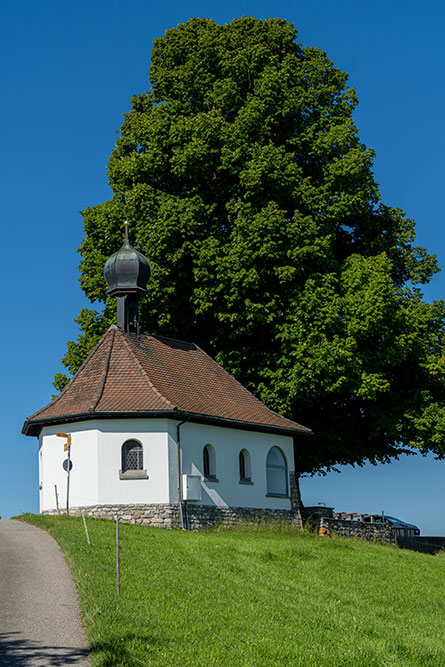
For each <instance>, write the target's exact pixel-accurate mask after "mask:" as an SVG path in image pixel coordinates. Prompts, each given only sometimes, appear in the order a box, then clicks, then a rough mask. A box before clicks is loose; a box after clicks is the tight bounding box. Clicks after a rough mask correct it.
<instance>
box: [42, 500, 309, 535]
mask: <svg viewBox="0 0 445 667" xmlns="http://www.w3.org/2000/svg"><path fill="white" fill-rule="evenodd" d="M82 512H83V513H84V514H85V516H91V517H95V518H98V519H114V518H115V517H116V515H117V516H118V517H119V521H121V522H122V523H132V524H137V525H142V526H157V527H161V528H174V527H177V526H179V511H178V505H177V504H167V503H166V504H158V505H90V506H87V507H71V508H70V516H80V515H81V513H82ZM43 514H57V510H48V511H45V512H43ZM61 514H64V512H61ZM182 515H183V521H184V526H185V527H186V528H188V529H189V530H198V529H199V528H204V527H205V526H212V525H217V524H222V525H224V526H234V525H235V524H236V523H238V522H246V523H252V524H254V523H262V522H274V523H277V522H278V523H286V524H294V523H296V521H297V516H296V513H295V512H294V511H292V510H272V509H257V508H254V507H216V506H214V505H198V504H196V503H182Z"/></svg>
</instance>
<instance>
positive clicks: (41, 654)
mask: <svg viewBox="0 0 445 667" xmlns="http://www.w3.org/2000/svg"><path fill="white" fill-rule="evenodd" d="M88 655H89V652H88V650H87V649H85V648H75V647H72V646H47V645H46V644H45V643H44V642H38V641H33V640H31V639H25V638H23V637H22V633H20V632H2V633H0V665H1V666H2V667H19V666H20V667H27V666H31V665H32V666H33V667H34V665H42V667H44V666H46V667H60V665H77V666H78V667H81V666H84V665H89V664H90V663H89V661H88Z"/></svg>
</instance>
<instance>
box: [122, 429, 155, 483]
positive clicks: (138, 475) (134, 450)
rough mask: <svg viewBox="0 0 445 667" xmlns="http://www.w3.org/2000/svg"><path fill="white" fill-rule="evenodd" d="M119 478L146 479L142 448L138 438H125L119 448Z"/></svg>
mask: <svg viewBox="0 0 445 667" xmlns="http://www.w3.org/2000/svg"><path fill="white" fill-rule="evenodd" d="M121 462H122V469H121V470H119V479H148V474H147V471H146V470H144V449H143V446H142V444H141V443H140V442H139V441H138V440H133V439H131V440H126V441H125V442H124V444H123V445H122V448H121Z"/></svg>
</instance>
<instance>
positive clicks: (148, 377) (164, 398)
mask: <svg viewBox="0 0 445 667" xmlns="http://www.w3.org/2000/svg"><path fill="white" fill-rule="evenodd" d="M118 331H119V332H120V333H121V334H122V338H123V340H124V343H125V346H126V348H127V350H128V352H129V353H130V355H131V356H132V358H133V360H134V362H135V364H136V366H137V367H138V368H139V370H140V371H141V373H142V375H143V376H144V377H145V379H146V380H147V382H148V384H149V386H150V389H152V391H153V392H154V393H155V394H156V396H157V397H158V398H160V399H161V400H162V401H164V403H166V404H167V405H168V406H169V407H170V408H172V409H173V410H177V409H178V408H177V406H176V405H175V404H174V403H172V402H171V401H169V400H168V398H166V397H165V396H164V395H163V394H161V392H160V391H159V389H157V388H156V387H155V385H154V384H153V382H152V381H151V380H150V376H149V375H148V373H147V372H146V370H145V369H144V367H143V366H142V364H141V362H140V361H139V359H138V358H137V356H136V355H135V353H134V352H133V350H132V349H131V347H130V344H129V342H128V341H127V338H126V336H125V334H124V332H123V331H121V330H120V329H118Z"/></svg>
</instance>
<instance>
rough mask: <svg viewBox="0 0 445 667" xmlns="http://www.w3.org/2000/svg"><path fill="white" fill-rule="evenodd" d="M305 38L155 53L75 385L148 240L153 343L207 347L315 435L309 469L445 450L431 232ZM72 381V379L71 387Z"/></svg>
mask: <svg viewBox="0 0 445 667" xmlns="http://www.w3.org/2000/svg"><path fill="white" fill-rule="evenodd" d="M295 39H296V31H295V29H294V27H293V25H292V24H290V23H287V22H286V21H284V20H280V19H267V20H265V21H261V20H257V19H254V18H251V17H243V18H241V19H236V20H233V21H232V22H231V23H228V24H225V25H218V24H217V23H215V22H214V21H212V20H209V19H190V20H189V21H187V22H186V23H184V24H180V25H179V26H178V27H177V28H172V29H170V30H168V31H167V32H166V33H165V35H164V36H163V37H161V38H159V39H157V40H155V43H154V47H153V52H152V62H151V67H150V82H151V88H150V90H149V91H147V92H146V93H143V94H140V95H136V96H134V97H133V98H132V106H131V109H130V111H129V112H128V113H127V114H125V120H124V123H123V125H122V127H121V133H120V136H119V137H118V139H117V141H116V146H115V148H114V150H113V153H112V155H111V157H110V160H109V164H108V173H109V181H110V185H111V187H112V189H113V193H114V194H113V197H112V199H111V200H110V201H107V202H105V203H102V204H98V205H97V206H94V207H92V208H87V209H86V210H85V211H84V212H83V217H84V224H85V238H84V239H83V241H82V243H81V247H80V251H81V253H82V261H81V272H82V276H81V285H82V288H83V290H84V292H85V294H86V295H87V297H89V298H90V299H91V300H92V301H100V302H103V303H105V310H104V313H103V314H98V313H96V312H94V311H91V312H88V311H82V313H81V315H80V316H79V318H78V322H79V324H80V328H81V331H82V333H81V335H80V336H79V338H78V340H77V342H70V343H69V344H68V352H67V355H66V357H65V359H64V363H65V365H66V367H67V368H68V370H69V372H70V373H72V372H74V371H75V370H76V369H77V368H78V367H79V365H80V364H81V363H82V361H83V359H84V358H85V356H86V354H87V353H88V352H89V351H90V350H91V348H92V346H93V345H94V343H95V342H96V341H97V340H98V338H99V337H100V335H101V334H102V333H103V332H104V331H105V329H106V328H107V327H108V326H109V325H110V324H111V323H112V322H113V318H114V303H112V302H111V301H110V300H107V296H106V286H105V282H104V279H103V275H102V271H103V266H104V263H105V261H106V259H107V257H108V256H109V255H110V254H112V253H113V252H115V251H116V250H117V249H118V247H119V246H120V244H121V242H122V236H123V231H122V229H123V226H122V223H123V219H124V204H123V202H124V201H126V202H127V206H128V211H129V218H130V221H131V237H132V240H133V242H134V243H135V244H136V245H137V247H138V248H140V250H141V251H142V252H143V253H145V254H146V255H147V257H148V258H149V260H150V262H151V265H152V278H151V281H150V283H149V293H148V296H147V297H146V299H145V300H144V301H143V303H142V304H141V324H142V328H143V330H145V331H147V332H153V333H159V334H166V335H170V336H174V337H175V336H176V337H179V338H182V339H186V340H187V339H189V340H193V341H195V342H197V343H198V344H200V345H201V346H202V347H203V348H204V349H206V350H207V351H208V352H209V353H210V354H212V355H213V356H214V357H215V358H216V359H217V360H218V361H219V362H220V363H221V364H222V365H223V366H224V367H225V368H226V369H227V370H228V371H229V372H230V373H232V374H233V375H235V377H237V378H238V379H239V380H240V381H241V382H242V383H243V384H245V385H246V386H247V387H248V388H249V389H250V390H252V391H253V392H254V393H255V394H256V395H257V396H258V397H259V398H261V399H262V400H263V401H265V402H266V404H267V405H269V406H270V407H271V408H273V409H275V410H277V411H279V412H281V413H282V414H284V415H286V416H288V417H290V418H293V419H295V420H297V421H299V422H301V423H303V424H305V425H308V426H310V427H311V428H312V429H313V430H314V432H315V435H314V437H313V438H312V439H311V442H310V443H308V442H307V441H304V443H302V445H301V447H299V448H298V458H299V460H298V466H299V470H300V471H301V472H305V471H306V472H312V471H316V470H320V469H321V468H323V467H330V466H333V465H335V464H337V463H358V464H362V463H363V462H364V461H366V460H370V461H372V462H376V461H386V460H389V458H390V457H392V456H395V455H397V454H398V453H400V452H402V451H404V450H406V449H407V448H412V447H414V448H417V449H420V450H421V451H428V450H432V451H434V452H435V453H436V454H437V455H439V456H442V455H443V454H444V451H445V448H444V438H443V435H444V433H445V414H444V409H443V407H442V405H443V402H444V305H443V303H442V302H436V303H433V304H427V303H425V302H424V301H423V300H422V297H421V293H420V292H419V291H418V288H417V287H416V284H423V283H426V282H428V281H429V279H430V278H431V276H432V275H433V274H434V273H435V272H436V271H437V270H438V269H437V265H436V260H435V257H434V256H431V255H429V254H428V253H427V252H426V251H425V250H424V249H423V248H417V247H415V246H414V239H415V234H414V223H413V221H412V220H409V219H407V218H406V217H405V215H404V213H403V212H402V211H401V210H400V209H396V208H391V207H389V206H385V205H384V204H383V203H382V202H381V201H380V196H379V191H378V186H377V183H376V182H375V180H374V176H373V173H372V161H373V156H374V153H373V151H372V150H371V149H368V148H367V147H366V146H365V145H364V144H362V143H361V142H360V140H359V138H358V135H357V128H356V127H355V125H354V122H353V119H352V114H353V111H354V108H355V106H356V104H357V98H356V95H355V92H354V90H353V89H351V88H350V87H348V85H347V75H346V74H345V73H343V72H341V71H340V70H338V69H337V68H335V67H334V65H333V64H332V62H331V61H330V60H329V58H327V56H326V54H325V53H324V52H323V51H320V50H318V49H315V48H308V47H306V48H303V47H302V46H301V45H299V44H297V43H296V41H295ZM65 381H66V378H62V380H61V379H60V378H58V379H57V381H56V384H57V387H58V388H60V387H61V386H62V385H63V382H65Z"/></svg>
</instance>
